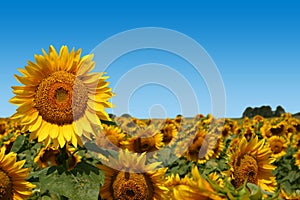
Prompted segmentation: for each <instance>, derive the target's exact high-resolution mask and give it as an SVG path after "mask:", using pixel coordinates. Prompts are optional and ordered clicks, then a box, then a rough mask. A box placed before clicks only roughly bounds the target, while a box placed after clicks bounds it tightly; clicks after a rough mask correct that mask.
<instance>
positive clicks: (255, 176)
mask: <svg viewBox="0 0 300 200" xmlns="http://www.w3.org/2000/svg"><path fill="white" fill-rule="evenodd" d="M229 160H230V162H229V165H230V166H231V169H230V177H231V178H232V179H233V180H232V182H233V184H234V186H235V187H236V188H238V187H240V186H241V185H242V184H243V183H244V181H245V180H247V182H250V183H253V184H256V185H258V186H260V187H261V188H262V189H263V190H266V191H270V192H274V190H275V189H276V187H275V186H276V181H275V177H274V175H273V174H272V170H274V169H275V166H274V165H272V162H274V161H275V159H274V158H272V151H271V149H270V147H269V146H267V144H265V140H260V141H258V138H257V137H254V138H252V139H251V140H250V141H247V140H246V138H245V137H243V138H242V139H241V141H240V143H239V146H238V147H237V148H236V149H235V151H233V152H232V154H231V155H230V157H229Z"/></svg>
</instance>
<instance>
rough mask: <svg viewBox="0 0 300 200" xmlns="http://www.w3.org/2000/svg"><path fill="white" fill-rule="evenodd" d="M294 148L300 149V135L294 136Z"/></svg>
mask: <svg viewBox="0 0 300 200" xmlns="http://www.w3.org/2000/svg"><path fill="white" fill-rule="evenodd" d="M292 147H293V148H295V149H300V133H297V134H294V135H293V139H292Z"/></svg>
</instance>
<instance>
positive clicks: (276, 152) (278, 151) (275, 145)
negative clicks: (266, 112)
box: [268, 135, 288, 158]
mask: <svg viewBox="0 0 300 200" xmlns="http://www.w3.org/2000/svg"><path fill="white" fill-rule="evenodd" d="M268 142H269V144H270V148H271V150H272V152H273V156H274V157H275V158H280V157H282V156H283V155H285V154H286V150H287V147H288V140H287V139H286V138H285V137H283V136H281V137H280V136H277V135H275V136H272V137H270V138H269V139H268Z"/></svg>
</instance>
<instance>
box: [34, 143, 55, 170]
mask: <svg viewBox="0 0 300 200" xmlns="http://www.w3.org/2000/svg"><path fill="white" fill-rule="evenodd" d="M58 155H59V150H57V149H54V148H53V147H43V148H42V149H41V150H40V152H39V153H38V155H37V156H36V157H35V158H34V162H35V163H37V164H38V166H39V167H40V168H46V167H48V166H56V165H57V161H56V158H57V156H58Z"/></svg>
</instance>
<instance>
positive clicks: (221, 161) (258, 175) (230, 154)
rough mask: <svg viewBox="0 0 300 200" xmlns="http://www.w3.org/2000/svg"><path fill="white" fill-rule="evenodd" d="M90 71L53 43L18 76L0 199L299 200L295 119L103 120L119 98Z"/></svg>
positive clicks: (1, 127)
mask: <svg viewBox="0 0 300 200" xmlns="http://www.w3.org/2000/svg"><path fill="white" fill-rule="evenodd" d="M94 66H95V62H94V61H93V56H92V55H86V56H82V57H81V50H76V51H75V50H74V49H72V50H70V51H69V49H68V48H67V47H66V46H63V47H61V49H60V51H59V52H57V51H56V50H55V48H54V47H53V46H50V48H49V51H48V53H47V52H46V51H45V50H43V54H42V55H35V61H34V62H32V61H28V64H27V66H26V67H25V68H24V69H23V68H22V69H19V72H20V73H21V75H20V76H19V75H15V78H16V79H17V80H18V81H19V82H20V85H19V86H13V87H12V89H13V91H12V92H13V93H14V95H15V96H14V97H13V98H12V99H11V100H10V103H12V104H15V105H17V110H16V113H15V114H14V115H12V116H11V117H8V118H2V119H0V149H1V150H0V199H4V200H10V199H16V200H18V199H43V200H48V199H57V200H60V199H61V200H65V199H70V200H72V199H74V200H77V199H78V200H81V199H88V200H93V199H95V200H97V199H102V200H105V199H106V200H152V199H154V200H159V199H178V200H182V199H183V200H189V199H190V200H191V199H195V200H198V199H234V200H235V199H242V200H244V199H245V200H246V199H253V200H255V199H300V119H299V118H296V117H293V116H292V115H291V114H289V113H285V114H282V115H281V116H280V117H274V118H264V117H262V116H259V115H257V116H255V117H253V118H251V119H249V118H243V119H229V118H226V119H223V118H222V119H220V118H215V117H214V116H212V115H210V114H208V115H206V116H204V115H201V114H198V115H196V116H195V117H189V118H185V117H184V116H181V115H178V116H176V117H175V118H172V119H171V118H167V119H137V118H135V117H131V116H129V115H123V116H113V115H109V114H108V113H106V111H105V108H111V107H113V105H112V104H111V103H110V102H109V100H110V99H111V98H112V97H113V96H114V95H117V94H114V93H113V92H112V91H111V90H112V89H111V88H109V83H108V82H107V81H106V79H107V78H108V76H105V73H98V72H97V73H95V72H91V71H92V69H93V68H94ZM116 106H117V105H116Z"/></svg>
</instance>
